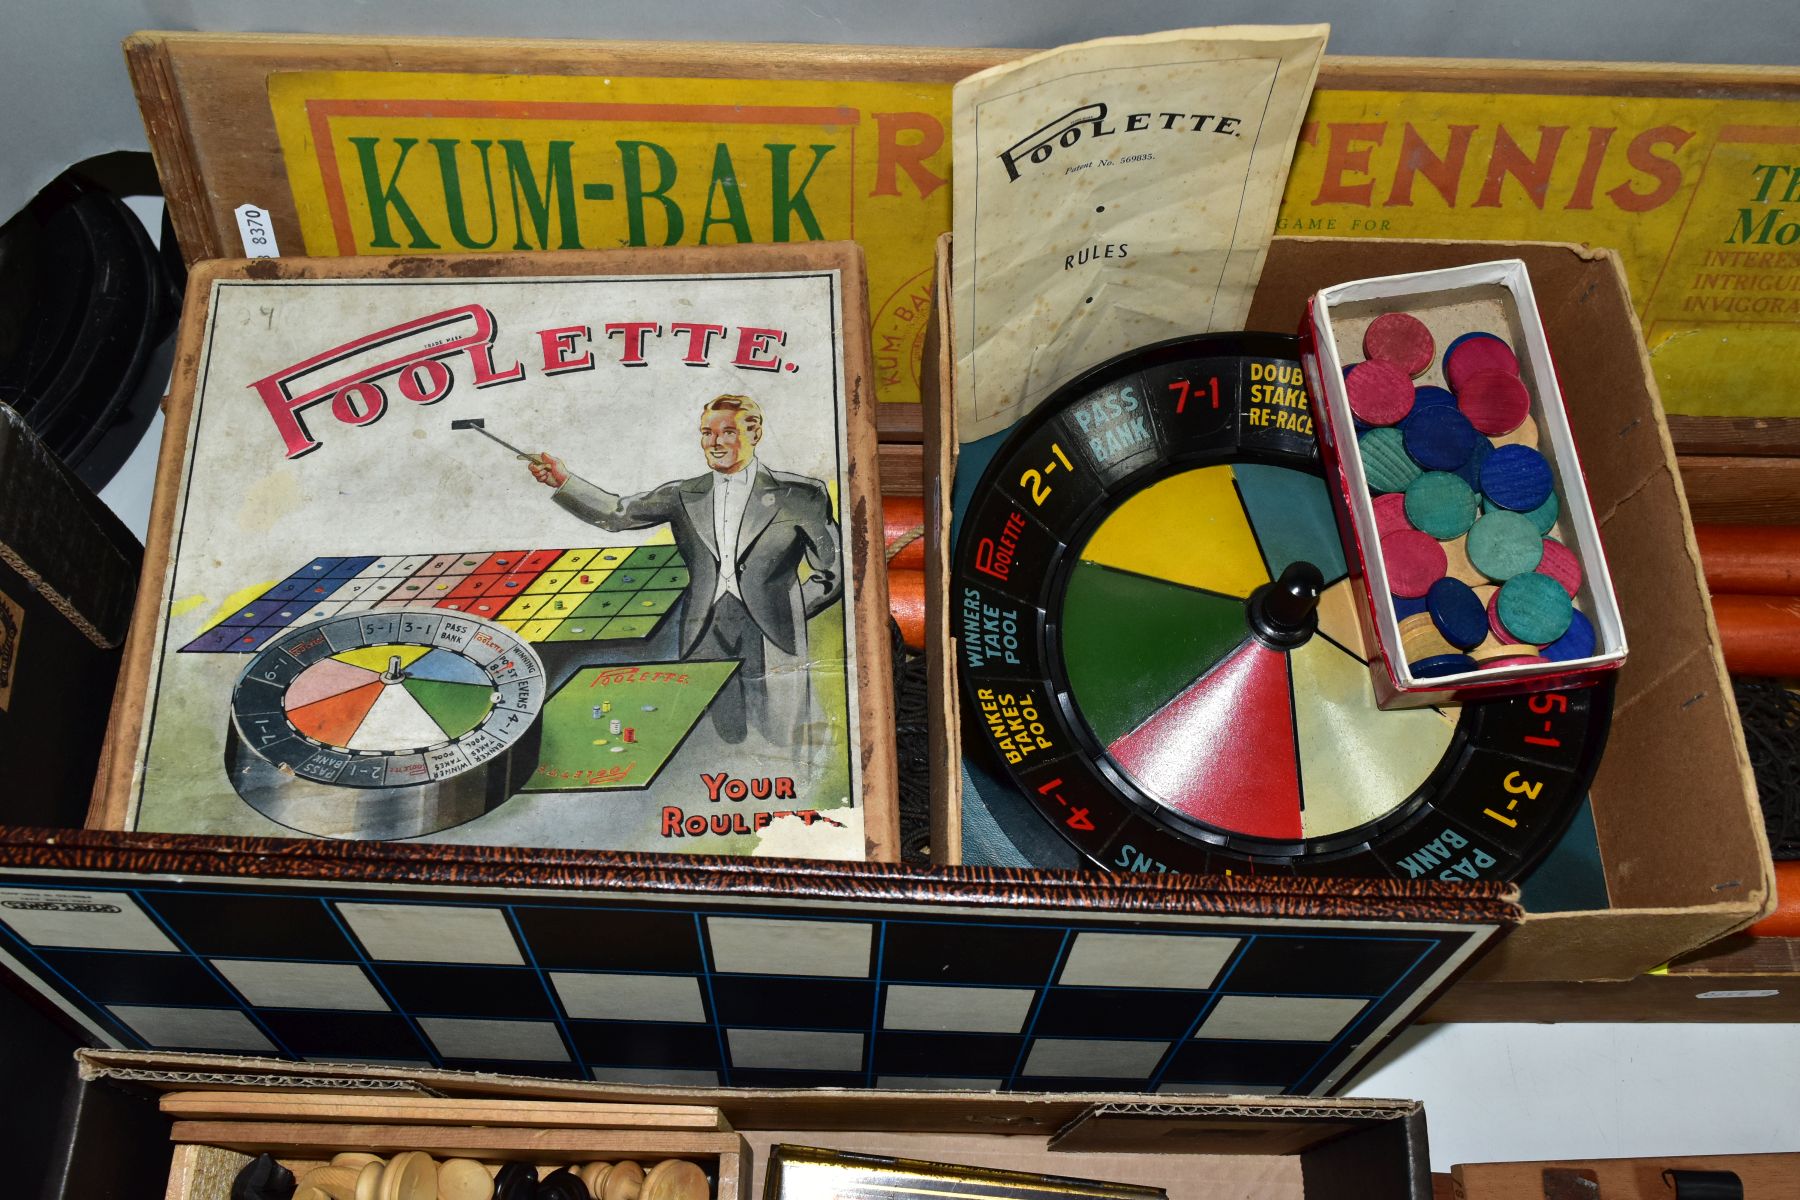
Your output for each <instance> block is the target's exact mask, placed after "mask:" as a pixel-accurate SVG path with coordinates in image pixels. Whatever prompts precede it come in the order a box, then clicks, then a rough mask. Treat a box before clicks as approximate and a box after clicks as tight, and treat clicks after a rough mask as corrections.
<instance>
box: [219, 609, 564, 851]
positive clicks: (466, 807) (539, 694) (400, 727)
mask: <svg viewBox="0 0 1800 1200" xmlns="http://www.w3.org/2000/svg"><path fill="white" fill-rule="evenodd" d="M544 694H545V679H544V665H543V663H542V662H541V661H540V660H539V658H538V656H537V654H536V653H535V652H534V651H533V650H532V649H531V648H530V646H528V645H527V644H526V643H525V642H524V641H523V640H521V639H520V638H519V637H518V635H517V634H515V633H513V632H512V631H511V630H508V629H506V628H504V627H502V626H500V625H497V624H494V623H493V622H490V621H485V620H482V619H480V618H477V617H469V616H466V615H463V614H460V613H455V612H447V611H442V610H399V611H392V612H379V613H378V612H362V613H355V614H351V615H348V616H340V617H333V618H328V619H326V620H323V621H317V622H314V623H311V624H304V625H301V626H299V627H298V628H295V629H293V630H291V631H289V632H287V633H284V634H282V635H281V636H278V637H276V638H273V639H271V640H270V641H269V642H267V643H266V644H265V645H263V646H262V647H261V648H260V649H259V650H257V651H256V652H255V653H254V654H253V655H252V656H251V657H250V660H249V662H248V663H246V664H245V666H244V670H243V673H242V674H241V675H240V676H239V678H238V682H237V686H236V687H235V688H234V689H233V690H232V694H231V729H230V734H229V736H228V738H227V743H226V751H225V756H226V765H227V768H228V769H229V771H230V773H231V778H232V782H233V784H234V786H235V787H236V788H237V792H238V794H239V795H240V796H241V797H243V799H244V800H245V801H246V802H247V803H249V804H250V805H251V806H252V807H254V808H256V809H257V810H258V811H260V812H262V813H263V814H264V815H265V816H267V817H269V818H270V819H272V820H275V821H278V822H280V823H281V824H283V825H288V826H291V827H293V828H297V829H302V830H305V831H307V832H309V833H318V834H324V835H327V836H334V835H336V836H356V837H369V838H375V837H410V836H416V835H418V834H420V833H428V832H435V831H436V830H438V829H443V828H446V827H448V826H450V825H456V824H461V823H462V822H463V821H466V820H469V819H471V818H472V817H475V816H479V815H480V814H481V813H482V812H485V811H487V809H489V808H491V807H493V806H495V805H497V804H499V803H501V802H502V801H504V800H505V799H506V798H507V796H509V795H510V794H511V792H512V790H514V788H516V787H517V785H518V784H519V783H520V782H521V781H520V779H519V778H517V776H518V775H519V774H520V772H519V771H518V769H517V767H518V766H519V765H522V763H523V761H524V760H526V759H528V758H529V757H530V755H529V751H530V750H531V749H532V748H534V747H535V744H536V740H537V736H538V734H537V728H536V721H537V715H538V711H539V709H540V708H541V707H542V706H543V703H544ZM520 750H522V751H525V752H526V753H525V754H521V755H518V756H517V757H518V762H517V763H515V751H520ZM490 765H491V767H492V768H493V769H484V768H488V767H490Z"/></svg>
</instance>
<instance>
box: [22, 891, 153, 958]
mask: <svg viewBox="0 0 1800 1200" xmlns="http://www.w3.org/2000/svg"><path fill="white" fill-rule="evenodd" d="M0 921H5V922H6V923H7V924H8V925H10V926H12V930H13V932H14V933H16V934H18V935H19V936H20V937H21V938H23V939H25V940H26V941H27V942H30V943H31V944H32V945H34V946H67V947H69V948H71V949H75V950H149V951H164V952H167V951H179V950H180V949H181V947H179V946H177V945H176V944H175V943H174V942H172V941H170V940H169V937H168V935H167V934H165V933H164V932H163V931H162V929H161V928H159V927H158V926H157V924H156V922H155V921H153V920H151V919H150V916H149V914H148V913H146V912H145V911H144V910H143V909H142V908H141V907H139V905H138V902H137V901H136V900H133V899H132V898H131V897H130V896H127V895H124V894H122V893H119V892H86V891H82V892H75V891H65V890H63V889H61V888H57V889H50V888H0Z"/></svg>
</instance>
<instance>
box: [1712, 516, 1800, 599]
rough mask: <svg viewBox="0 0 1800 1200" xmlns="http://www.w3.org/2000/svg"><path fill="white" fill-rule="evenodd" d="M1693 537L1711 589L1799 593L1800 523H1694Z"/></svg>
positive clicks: (1751, 593) (1763, 592)
mask: <svg viewBox="0 0 1800 1200" xmlns="http://www.w3.org/2000/svg"><path fill="white" fill-rule="evenodd" d="M1694 540H1695V541H1696V542H1698V543H1699V544H1700V567H1701V569H1702V570H1703V571H1705V573H1706V586H1707V587H1709V588H1711V589H1712V590H1713V591H1714V592H1730V593H1733V594H1736V595H1751V596H1800V525H1696V526H1694Z"/></svg>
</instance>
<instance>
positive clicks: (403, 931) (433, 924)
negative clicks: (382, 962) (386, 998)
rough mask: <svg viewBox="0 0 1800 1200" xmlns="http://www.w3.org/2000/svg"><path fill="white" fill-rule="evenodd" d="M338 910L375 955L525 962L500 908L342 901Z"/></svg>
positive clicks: (395, 959) (504, 963) (515, 964)
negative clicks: (346, 902)
mask: <svg viewBox="0 0 1800 1200" xmlns="http://www.w3.org/2000/svg"><path fill="white" fill-rule="evenodd" d="M337 910H338V912H339V913H340V914H342V915H343V918H344V920H345V921H346V922H347V923H348V924H349V926H350V928H351V929H352V930H353V931H354V932H355V934H356V936H357V938H358V939H359V940H360V941H361V942H362V944H363V949H365V950H367V951H368V953H369V957H370V958H373V959H386V960H389V961H393V962H444V963H493V964H497V965H501V966H509V967H522V966H524V965H525V958H524V956H523V955H521V954H520V953H519V944H518V943H517V942H516V941H514V940H513V935H512V930H511V929H510V928H508V926H507V923H506V916H505V915H504V914H503V913H501V912H500V911H499V910H498V909H493V908H467V907H459V906H456V905H450V904H343V903H340V904H339V905H338V906H337Z"/></svg>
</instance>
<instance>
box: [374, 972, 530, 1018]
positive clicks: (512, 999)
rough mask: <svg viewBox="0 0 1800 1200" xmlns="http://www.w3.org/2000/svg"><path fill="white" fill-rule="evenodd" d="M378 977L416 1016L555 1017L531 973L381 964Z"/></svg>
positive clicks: (402, 1004) (398, 1003)
mask: <svg viewBox="0 0 1800 1200" xmlns="http://www.w3.org/2000/svg"><path fill="white" fill-rule="evenodd" d="M375 973H376V974H377V975H379V976H380V977H381V982H382V983H384V984H386V985H387V989H388V991H389V992H390V993H391V994H392V995H393V997H394V1003H395V1004H396V1005H397V1006H398V1007H399V1008H400V1009H401V1010H403V1011H405V1012H408V1013H411V1014H412V1015H413V1016H415V1017H418V1016H426V1015H430V1016H434V1017H553V1016H555V1015H556V1013H555V1011H554V1010H553V1009H552V1008H551V1006H550V997H549V996H548V995H546V994H545V992H544V984H543V982H542V980H540V979H539V978H538V973H537V972H536V971H533V970H531V969H530V968H529V967H440V966H413V965H410V964H404V963H380V964H378V965H377V966H376V967H375Z"/></svg>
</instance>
